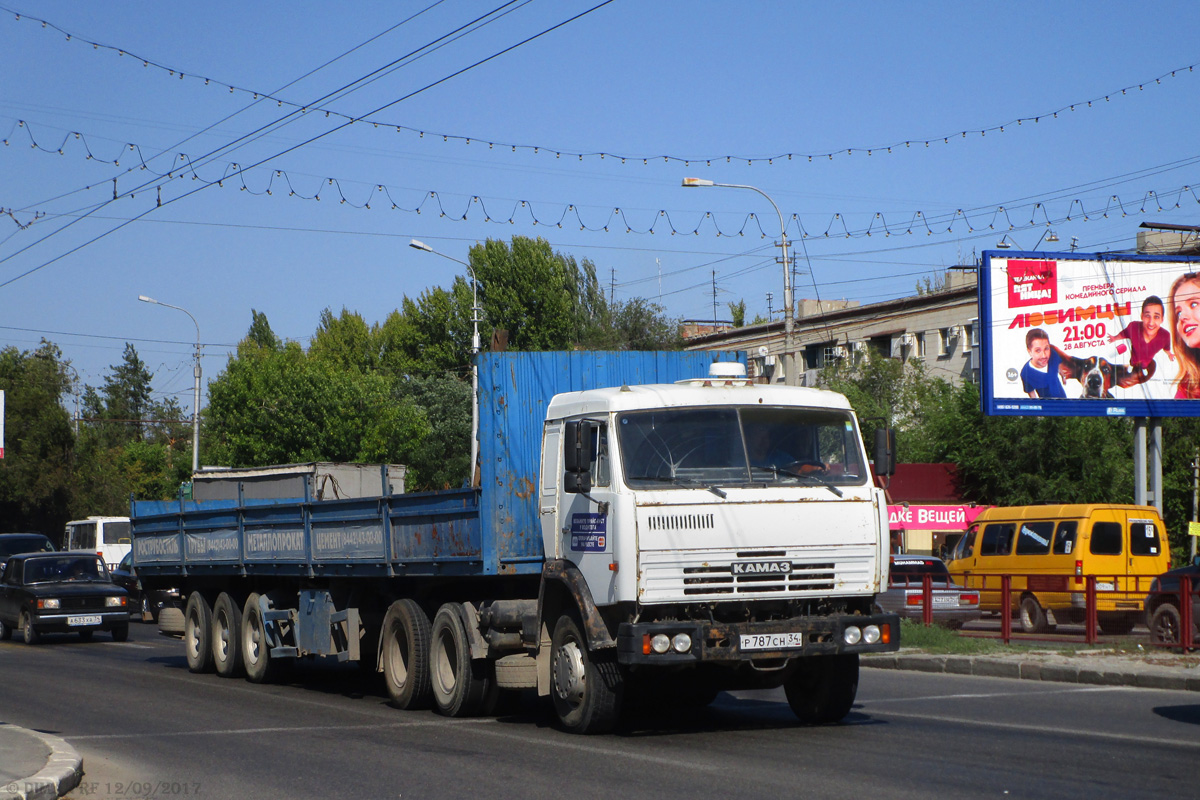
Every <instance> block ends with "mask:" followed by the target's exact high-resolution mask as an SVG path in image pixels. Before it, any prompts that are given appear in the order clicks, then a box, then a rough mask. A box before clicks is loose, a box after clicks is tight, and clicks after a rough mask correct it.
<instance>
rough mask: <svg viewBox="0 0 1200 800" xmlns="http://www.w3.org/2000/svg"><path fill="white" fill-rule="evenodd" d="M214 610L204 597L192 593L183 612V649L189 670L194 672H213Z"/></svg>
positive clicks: (197, 593)
mask: <svg viewBox="0 0 1200 800" xmlns="http://www.w3.org/2000/svg"><path fill="white" fill-rule="evenodd" d="M211 630H212V608H211V607H210V606H209V605H208V601H207V600H205V599H204V595H202V594H200V593H199V592H192V594H191V596H190V597H188V601H187V608H186V609H184V612H183V649H184V652H185V653H186V654H187V665H188V669H189V670H191V671H192V672H212V668H213V656H212V639H211V638H209V632H210V631H211Z"/></svg>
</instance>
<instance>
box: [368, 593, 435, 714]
mask: <svg viewBox="0 0 1200 800" xmlns="http://www.w3.org/2000/svg"><path fill="white" fill-rule="evenodd" d="M431 633H432V627H431V625H430V624H429V615H428V614H426V613H425V609H423V608H421V606H419V605H418V604H417V603H416V601H414V600H409V599H407V598H405V599H403V600H397V601H396V602H394V603H392V605H391V606H390V607H389V608H388V610H387V614H386V615H385V616H384V618H383V630H382V632H381V633H380V644H379V646H380V653H379V656H380V665H381V667H382V668H383V677H384V681H385V682H386V683H387V690H388V695H389V696H390V697H391V698H392V705H394V706H396V707H397V708H402V709H416V708H428V707H429V705H430V700H431V699H432V696H433V695H432V688H431V686H432V683H431V680H432V679H431V676H430V673H429V640H430V636H431Z"/></svg>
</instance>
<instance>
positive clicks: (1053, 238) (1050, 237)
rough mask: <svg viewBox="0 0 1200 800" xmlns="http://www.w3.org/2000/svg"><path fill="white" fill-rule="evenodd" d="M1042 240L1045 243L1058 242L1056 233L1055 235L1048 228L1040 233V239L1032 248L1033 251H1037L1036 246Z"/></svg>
mask: <svg viewBox="0 0 1200 800" xmlns="http://www.w3.org/2000/svg"><path fill="white" fill-rule="evenodd" d="M1042 239H1045V240H1046V241H1047V242H1057V241H1058V234H1057V233H1055V232H1054V231H1052V230H1051V229H1049V228H1046V230H1044V231H1043V232H1042V235H1041V237H1040V238H1039V239H1038V240H1037V244H1035V245H1034V246H1033V249H1034V250H1037V249H1038V245H1039V244H1041V243H1042Z"/></svg>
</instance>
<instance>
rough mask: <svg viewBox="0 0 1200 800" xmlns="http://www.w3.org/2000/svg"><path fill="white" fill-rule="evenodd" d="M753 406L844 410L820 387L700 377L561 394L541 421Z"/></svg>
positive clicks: (840, 402) (842, 400) (843, 401)
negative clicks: (663, 409) (667, 409)
mask: <svg viewBox="0 0 1200 800" xmlns="http://www.w3.org/2000/svg"><path fill="white" fill-rule="evenodd" d="M757 405H762V406H793V407H799V408H826V409H836V410H840V411H849V410H850V403H849V401H848V400H846V398H845V397H844V396H843V395H840V394H838V393H837V392H831V391H828V390H826V389H811V388H806V387H800V386H778V385H771V384H764V383H749V382H747V381H744V380H735V381H726V380H717V379H712V380H708V379H701V380H689V381H680V382H679V383H665V384H664V383H656V384H649V385H643V386H620V387H612V388H607V389H589V390H587V391H583V392H566V393H564V394H558V395H555V396H554V397H553V398H552V399H551V401H550V405H549V407H548V409H547V411H546V417H547V418H548V419H561V418H563V417H573V416H579V415H583V414H605V413H608V412H613V411H642V410H647V409H655V408H680V407H688V406H709V407H712V406H757Z"/></svg>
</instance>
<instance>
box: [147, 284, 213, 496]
mask: <svg viewBox="0 0 1200 800" xmlns="http://www.w3.org/2000/svg"><path fill="white" fill-rule="evenodd" d="M138 300H141V301H142V302H143V303H153V304H154V305H156V306H165V307H167V308H173V309H175V310H176V311H182V312H183V313H185V314H187V315H188V318H189V319H191V320H192V324H193V325H195V326H196V366H195V367H194V368H193V369H192V375H193V376H195V379H196V381H195V387H194V391H193V393H192V475H193V476H195V474H196V473H197V472H199V471H200V323H198V322H196V318H195V317H193V316H192V312H190V311H188V310H187V309H186V308H180V307H179V306H173V305H171V304H170V303H163V302H161V301H159V300H155V299H154V298H153V297H147V296H146V295H144V294H139V295H138Z"/></svg>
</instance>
